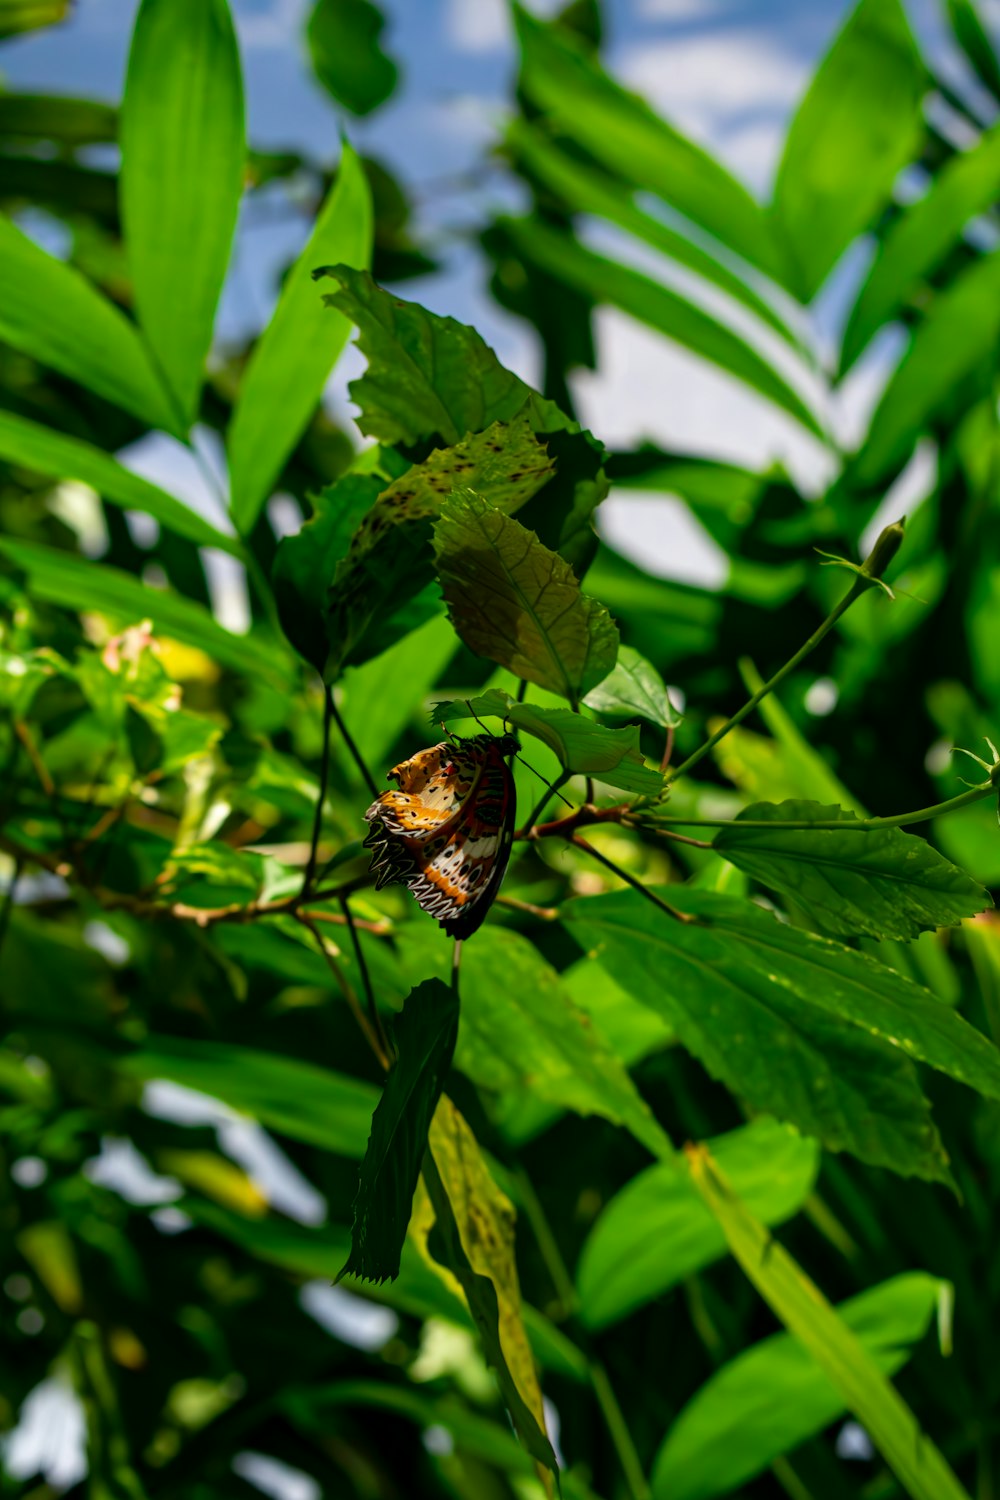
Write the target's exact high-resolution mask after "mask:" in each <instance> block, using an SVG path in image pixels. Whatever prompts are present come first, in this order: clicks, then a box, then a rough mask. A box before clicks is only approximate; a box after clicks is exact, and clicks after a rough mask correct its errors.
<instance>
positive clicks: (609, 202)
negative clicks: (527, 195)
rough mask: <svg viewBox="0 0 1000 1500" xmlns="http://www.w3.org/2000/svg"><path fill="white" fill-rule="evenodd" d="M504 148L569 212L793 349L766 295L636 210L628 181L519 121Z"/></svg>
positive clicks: (791, 336)
mask: <svg viewBox="0 0 1000 1500" xmlns="http://www.w3.org/2000/svg"><path fill="white" fill-rule="evenodd" d="M505 144H506V146H507V147H508V149H509V150H510V151H511V152H512V153H513V155H514V157H515V160H516V161H517V163H518V165H519V166H520V167H521V169H522V171H525V172H526V173H527V174H528V175H529V176H530V177H531V178H537V179H539V181H541V182H542V183H544V184H545V186H546V187H547V188H548V189H549V191H550V192H552V193H555V194H557V195H558V196H559V198H561V199H562V201H563V203H565V205H566V207H567V209H568V210H570V212H572V213H583V214H595V215H599V216H600V217H601V218H604V219H607V220H608V221H609V222H610V223H612V224H617V225H618V227H619V228H620V229H624V230H626V231H627V232H628V233H629V234H632V235H634V236H635V237H636V238H637V239H639V240H642V241H643V242H644V243H645V244H647V245H650V246H651V247H652V248H653V249H654V250H659V251H660V252H661V253H662V254H664V255H667V256H669V257H670V259H671V260H675V261H677V262H678V264H680V265H682V266H687V268H688V269H689V270H691V271H694V272H696V273H697V274H698V275H699V276H702V277H703V278H704V279H705V280H706V281H708V282H711V284H712V285H713V286H717V287H718V288H719V290H720V291H723V292H725V293H727V294H728V296H730V297H732V298H733V299H734V300H735V301H737V302H741V303H742V304H743V306H744V307H747V308H749V309H750V311H751V312H752V313H755V314H756V316H757V317H758V318H760V319H761V320H762V321H763V322H765V323H767V324H768V325H769V326H770V327H771V328H773V329H774V331H775V332H776V333H778V334H780V336H781V337H782V338H783V339H785V340H786V341H787V342H788V343H789V344H791V345H792V346H793V347H798V339H797V338H796V336H795V334H794V333H793V332H792V331H791V329H790V328H789V326H788V324H787V323H786V322H785V321H784V319H783V318H782V316H781V314H780V313H779V312H778V311H777V309H776V308H775V307H774V306H773V305H772V304H771V303H770V302H769V301H768V300H767V299H766V297H763V296H761V295H760V294H759V293H758V292H757V291H756V290H755V289H754V287H753V286H751V285H750V283H749V282H748V281H746V280H745V279H744V278H743V277H742V276H740V275H738V274H737V273H736V272H735V271H733V270H731V269H730V267H729V266H728V265H726V264H725V263H724V262H723V261H721V260H718V259H716V257H715V256H714V255H711V254H709V252H708V251H707V250H705V249H703V248H702V246H701V245H699V244H697V243H696V242H695V241H694V240H692V239H689V238H687V236H686V235H683V234H679V233H678V232H677V230H676V229H672V228H671V227H670V225H668V224H666V223H664V221H663V220H662V219H661V218H657V217H655V216H654V215H653V214H649V213H646V212H644V210H643V209H641V208H639V207H637V205H636V203H635V198H634V188H633V185H632V184H631V183H627V182H623V181H621V180H620V179H619V178H617V177H613V176H610V175H609V174H608V173H606V172H603V171H601V170H600V169H599V168H597V167H593V166H589V165H586V164H585V163H584V162H583V161H582V160H581V159H580V158H579V157H578V156H571V155H570V154H569V152H568V151H561V150H560V149H559V148H558V147H557V146H556V145H554V144H553V142H552V141H551V140H550V139H549V136H548V134H547V133H546V132H545V131H543V130H541V129H538V128H537V127H536V126H534V125H531V124H529V123H528V122H527V121H526V120H523V119H514V120H512V121H511V122H510V124H509V125H508V126H507V134H506V137H505Z"/></svg>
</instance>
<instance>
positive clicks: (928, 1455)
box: [688, 1147, 968, 1500]
mask: <svg viewBox="0 0 1000 1500" xmlns="http://www.w3.org/2000/svg"><path fill="white" fill-rule="evenodd" d="M688 1157H689V1162H690V1166H691V1176H692V1179H693V1181H694V1183H695V1186H696V1187H697V1189H698V1191H699V1192H700V1193H701V1195H702V1197H703V1198H704V1200H705V1202H706V1204H707V1205H708V1207H709V1208H710V1209H711V1211H712V1213H713V1214H714V1215H715V1217H716V1219H717V1220H718V1221H719V1224H720V1225H721V1227H722V1229H723V1231H724V1233H725V1236H726V1239H727V1241H728V1243H729V1248H730V1250H731V1252H732V1254H733V1255H734V1256H735V1257H736V1259H737V1260H738V1261H739V1263H740V1265H741V1266H742V1267H743V1270H744V1271H745V1272H746V1274H747V1276H748V1278H749V1279H750V1281H752V1282H753V1284H754V1286H755V1287H756V1288H757V1290H758V1291H759V1292H760V1294H761V1296H762V1297H763V1298H764V1300H765V1301H766V1302H767V1303H768V1304H769V1305H770V1307H771V1308H772V1309H773V1310H774V1312H775V1313H776V1314H777V1316H778V1317H779V1318H780V1319H781V1321H782V1322H783V1323H784V1325H785V1327H786V1328H787V1329H788V1331H789V1333H790V1334H792V1335H794V1337H795V1338H797V1339H798V1341H799V1343H800V1344H801V1345H802V1347H803V1348H804V1349H805V1351H806V1352H807V1354H808V1355H810V1356H811V1357H812V1359H813V1360H814V1361H815V1363H816V1364H817V1365H818V1366H819V1368H820V1369H821V1370H822V1371H823V1373H824V1374H825V1376H826V1377H827V1379H828V1380H829V1381H830V1384H831V1385H832V1386H833V1387H834V1389H835V1390H836V1391H837V1393H838V1395H839V1396H840V1399H841V1400H842V1401H843V1403H844V1405H845V1406H846V1407H847V1409H848V1410H849V1411H851V1412H853V1413H854V1415H855V1416H856V1417H857V1419H858V1421H859V1422H860V1423H861V1424H862V1426H863V1427H864V1428H865V1431H866V1432H867V1433H868V1435H869V1437H870V1438H871V1439H872V1441H873V1443H874V1444H875V1446H876V1447H877V1448H878V1449H879V1450H880V1451H881V1453H882V1456H883V1457H884V1458H885V1459H886V1461H887V1462H888V1464H889V1466H890V1467H891V1468H892V1469H893V1471H894V1472H895V1474H896V1476H897V1478H898V1479H899V1480H900V1482H901V1484H902V1485H903V1487H904V1488H905V1490H906V1492H907V1493H908V1494H909V1495H911V1496H912V1497H913V1500H968V1496H967V1494H966V1492H965V1490H964V1489H963V1488H962V1486H961V1485H960V1484H959V1482H958V1480H957V1479H956V1478H955V1475H954V1474H953V1473H952V1471H951V1469H950V1468H949V1466H948V1464H947V1462H946V1461H945V1459H944V1458H943V1457H942V1456H941V1454H940V1453H939V1452H938V1450H937V1448H935V1446H934V1444H933V1443H932V1442H931V1440H930V1438H929V1437H928V1436H927V1435H926V1433H924V1432H922V1431H921V1430H920V1425H919V1423H918V1421H917V1419H916V1418H915V1417H914V1415H913V1413H912V1411H911V1410H910V1408H909V1407H908V1406H907V1404H906V1402H905V1401H904V1400H903V1399H902V1397H901V1396H900V1395H899V1394H898V1392H897V1391H896V1390H895V1389H894V1388H893V1386H892V1385H890V1383H889V1381H888V1380H887V1379H886V1377H885V1375H884V1374H883V1372H882V1370H881V1369H880V1368H879V1363H878V1361H877V1360H876V1359H875V1358H874V1357H873V1355H872V1354H871V1353H869V1351H868V1350H867V1349H866V1348H865V1345H864V1344H863V1343H862V1341H861V1339H860V1338H859V1337H858V1334H857V1333H855V1331H854V1330H853V1329H851V1328H850V1327H848V1325H847V1323H846V1322H845V1320H844V1319H843V1318H842V1317H840V1316H839V1315H838V1313H837V1311H836V1310H835V1309H834V1308H832V1307H831V1306H830V1304H829V1302H827V1300H826V1298H825V1297H824V1296H823V1294H822V1292H821V1291H820V1289H819V1287H817V1286H816V1285H815V1283H814V1282H812V1281H810V1279H809V1277H808V1276H806V1274H805V1272H804V1271H803V1270H802V1269H801V1267H800V1266H798V1265H797V1264H796V1262H795V1261H794V1260H793V1259H792V1257H791V1256H790V1255H789V1254H788V1252H787V1251H786V1250H785V1249H784V1248H783V1247H782V1246H781V1245H779V1244H778V1243H777V1242H776V1241H775V1240H774V1239H773V1238H772V1236H771V1235H770V1233H769V1232H768V1230H766V1229H765V1228H764V1226H763V1225H762V1224H760V1223H758V1221H757V1220H756V1219H755V1218H754V1217H753V1215H752V1214H751V1213H749V1212H748V1210H747V1209H746V1208H745V1207H744V1205H743V1204H742V1203H741V1202H740V1201H739V1199H738V1198H737V1197H736V1196H735V1194H734V1193H733V1191H732V1189H731V1188H730V1187H729V1186H728V1184H727V1183H726V1182H725V1180H724V1178H723V1177H722V1176H721V1175H720V1174H719V1172H718V1170H717V1169H716V1166H715V1163H714V1162H713V1160H712V1157H711V1154H710V1152H709V1151H707V1150H706V1149H705V1148H704V1147H692V1148H690V1150H689V1153H688ZM734 1451H737V1452H738V1451H739V1449H738V1448H737V1449H736V1450H734Z"/></svg>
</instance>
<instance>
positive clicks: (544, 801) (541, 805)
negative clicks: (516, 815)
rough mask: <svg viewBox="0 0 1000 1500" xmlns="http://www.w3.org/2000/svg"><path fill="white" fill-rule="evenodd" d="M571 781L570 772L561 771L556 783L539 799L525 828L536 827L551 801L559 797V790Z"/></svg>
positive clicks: (549, 786)
mask: <svg viewBox="0 0 1000 1500" xmlns="http://www.w3.org/2000/svg"><path fill="white" fill-rule="evenodd" d="M569 779H570V773H569V772H568V771H560V772H559V775H558V776H557V777H556V779H555V781H553V782H550V783H549V785H548V786H547V787H546V788H545V790H544V792H543V793H542V795H541V797H540V798H539V801H538V804H537V806H536V807H535V808H534V810H533V811H532V814H531V817H530V818H529V819H528V821H527V823H525V825H524V826H525V828H534V827H536V825H537V823H538V820H539V818H540V817H541V816H542V813H543V812H544V811H545V809H546V807H547V806H548V804H549V802H550V800H551V799H552V798H553V797H554V796H556V795H557V793H558V791H559V788H560V787H563V786H565V785H566V783H567V781H569Z"/></svg>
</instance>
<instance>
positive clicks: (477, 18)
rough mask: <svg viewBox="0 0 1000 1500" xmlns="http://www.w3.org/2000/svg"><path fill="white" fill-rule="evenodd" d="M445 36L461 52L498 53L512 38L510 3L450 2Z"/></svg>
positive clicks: (495, 0)
mask: <svg viewBox="0 0 1000 1500" xmlns="http://www.w3.org/2000/svg"><path fill="white" fill-rule="evenodd" d="M445 35H446V36H447V38H448V41H449V42H450V43H451V45H452V46H453V47H454V48H455V49H456V51H458V52H496V51H497V50H498V49H499V48H501V47H504V46H506V44H507V41H508V38H509V36H510V13H509V11H508V8H507V4H506V0H448V8H447V11H446V13H445Z"/></svg>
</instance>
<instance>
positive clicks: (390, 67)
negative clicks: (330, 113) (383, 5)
mask: <svg viewBox="0 0 1000 1500" xmlns="http://www.w3.org/2000/svg"><path fill="white" fill-rule="evenodd" d="M384 26H385V20H384V18H383V16H382V13H381V11H380V10H379V9H378V7H377V6H375V5H371V4H370V3H369V0H316V4H315V6H314V7H313V10H312V14H311V15H310V17H309V20H308V21H307V23H306V40H307V41H308V43H309V52H310V54H311V56H312V65H313V72H314V73H315V74H316V77H317V78H318V79H319V81H320V83H321V84H322V85H323V87H324V88H325V89H326V90H328V92H329V93H331V94H332V95H333V97H334V99H336V100H337V102H338V104H342V105H343V106H344V108H345V109H349V110H350V111H351V113H352V114H355V115H368V114H371V112H372V110H373V109H377V108H378V106H379V105H380V104H383V103H384V102H385V100H386V99H388V97H389V95H390V94H391V93H392V91H393V89H394V88H395V87H396V77H397V69H396V65H395V63H394V62H393V61H392V59H391V58H389V57H386V55H385V53H384V52H383V51H382V48H381V46H380V44H379V37H380V36H381V33H382V30H383V28H384Z"/></svg>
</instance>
